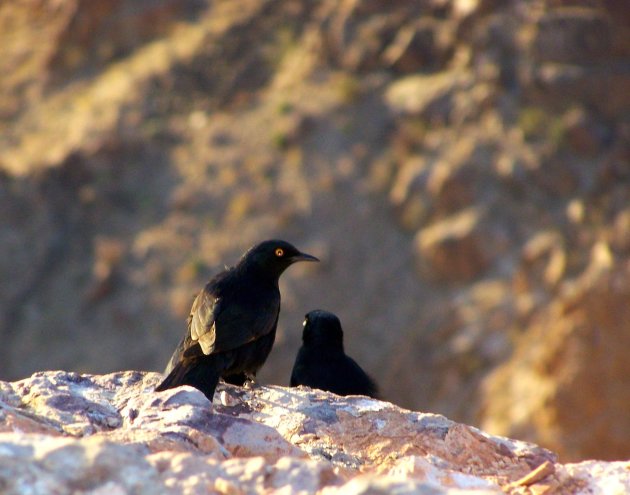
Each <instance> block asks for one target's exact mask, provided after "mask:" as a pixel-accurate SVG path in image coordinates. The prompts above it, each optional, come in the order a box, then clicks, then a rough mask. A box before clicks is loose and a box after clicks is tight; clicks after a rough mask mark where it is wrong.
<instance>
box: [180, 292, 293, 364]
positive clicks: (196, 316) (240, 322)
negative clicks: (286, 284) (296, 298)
mask: <svg viewBox="0 0 630 495" xmlns="http://www.w3.org/2000/svg"><path fill="white" fill-rule="evenodd" d="M279 312H280V302H279V301H278V302H277V303H273V304H271V307H269V308H265V310H260V309H258V308H256V310H252V308H244V307H243V306H241V305H239V304H235V303H232V304H225V303H224V301H223V299H222V298H217V297H215V296H213V295H212V294H211V293H209V292H207V291H205V290H204V291H202V292H201V293H199V295H198V296H197V298H196V299H195V302H194V303H193V306H192V308H191V311H190V317H189V324H188V328H189V332H190V338H191V341H190V344H191V345H190V347H188V348H187V349H186V350H185V351H184V357H197V356H200V355H201V353H200V351H201V352H203V354H205V355H209V354H212V353H215V352H225V351H230V350H232V349H236V348H237V347H240V346H242V345H244V344H247V343H249V342H252V341H254V340H256V339H258V338H260V337H262V336H263V335H267V334H268V333H269V332H271V331H272V330H273V329H274V328H275V325H276V323H277V320H278V313H279ZM196 344H199V346H197V345H196ZM200 347H201V349H199V348H200Z"/></svg>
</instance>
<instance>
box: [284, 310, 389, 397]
mask: <svg viewBox="0 0 630 495" xmlns="http://www.w3.org/2000/svg"><path fill="white" fill-rule="evenodd" d="M302 341H303V343H302V347H301V348H300V350H299V351H298V354H297V357H296V359H295V364H294V365H293V372H292V373H291V386H292V387H296V386H298V385H307V386H309V387H311V388H319V389H321V390H327V391H329V392H333V393H335V394H337V395H367V396H369V397H374V398H376V397H377V394H378V390H377V386H376V383H374V381H373V380H372V379H371V378H370V377H369V376H368V375H367V373H365V371H363V370H362V369H361V367H360V366H359V365H358V364H357V363H356V362H355V361H354V359H352V358H351V357H349V356H346V354H345V352H344V350H343V330H342V329H341V322H340V321H339V318H337V316H335V315H334V314H332V313H329V312H328V311H323V310H321V309H319V310H315V311H311V312H310V313H307V315H306V317H305V319H304V331H303V333H302Z"/></svg>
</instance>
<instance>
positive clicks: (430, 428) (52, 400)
mask: <svg viewBox="0 0 630 495" xmlns="http://www.w3.org/2000/svg"><path fill="white" fill-rule="evenodd" d="M160 379H161V375H159V374H158V373H142V372H137V371H126V372H117V373H111V374H109V375H102V376H98V375H80V374H77V373H68V372H63V371H48V372H39V373H36V374H34V375H33V376H31V377H30V378H27V379H24V380H20V381H17V382H13V383H9V382H0V417H1V418H2V423H1V424H2V432H1V433H0V486H1V487H2V491H3V493H7V494H18V493H33V494H39V493H42V494H43V493H69V492H72V493H91V494H97V493H99V494H100V493H130V492H133V493H138V494H144V493H147V494H155V493H189V494H196V493H200V494H201V493H266V494H272V493H297V492H300V493H315V492H321V493H326V494H337V493H339V494H341V493H344V494H347V493H351V494H367V493H396V494H407V493H431V494H432V493H437V494H442V493H445V494H450V493H452V494H465V493H475V494H483V493H496V494H500V493H505V492H508V493H524V491H523V490H525V489H526V487H527V488H528V489H530V490H532V492H533V493H541V492H542V491H543V490H549V491H547V492H546V493H560V492H561V491H562V490H563V489H564V488H566V487H573V488H574V489H575V488H577V489H578V491H582V492H584V493H586V492H588V491H589V490H594V491H597V490H601V489H602V487H604V486H608V485H610V486H617V487H625V489H626V490H627V489H630V470H628V468H629V467H630V464H629V463H604V462H587V463H582V464H574V465H562V464H558V463H557V459H556V456H555V455H554V454H553V453H552V452H550V451H548V450H545V449H543V448H540V447H538V446H536V445H533V444H528V443H524V442H520V441H517V440H510V439H507V438H501V437H494V436H490V435H487V434H485V433H484V432H482V431H480V430H478V429H476V428H473V427H471V426H467V425H464V424H458V423H455V422H453V421H450V420H448V419H447V418H445V417H443V416H440V415H436V414H428V413H420V412H413V411H408V410H405V409H401V408H399V407H397V406H395V405H393V404H391V403H388V402H382V401H378V400H374V399H369V398H367V397H361V396H350V397H339V396H335V395H334V394H330V393H326V392H322V391H317V390H311V389H309V388H305V387H299V388H284V387H277V386H265V387H263V386H255V387H254V388H239V387H233V386H229V385H219V387H218V389H217V393H216V395H215V399H214V402H213V403H210V402H209V401H208V400H207V399H206V398H205V397H204V396H203V394H202V393H201V392H199V391H197V390H195V389H193V388H191V387H180V388H176V389H171V390H167V391H165V392H159V393H158V392H154V391H153V389H154V387H155V385H156V384H157V383H159V381H160Z"/></svg>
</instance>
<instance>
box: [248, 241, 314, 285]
mask: <svg viewBox="0 0 630 495" xmlns="http://www.w3.org/2000/svg"><path fill="white" fill-rule="evenodd" d="M298 261H319V260H318V259H317V258H316V257H315V256H312V255H310V254H306V253H303V252H301V251H300V250H299V249H297V248H296V247H295V246H294V245H293V244H291V243H289V242H287V241H282V240H278V239H272V240H269V241H264V242H261V243H260V244H257V245H255V246H254V247H252V248H251V249H249V251H247V252H246V253H245V254H244V255H243V257H242V258H241V261H240V262H239V265H240V266H246V267H247V268H248V269H255V270H257V271H261V272H262V273H264V274H268V275H270V276H272V277H276V278H277V277H280V275H282V272H284V271H285V270H286V269H287V268H288V267H289V266H291V265H292V264H293V263H297V262H298Z"/></svg>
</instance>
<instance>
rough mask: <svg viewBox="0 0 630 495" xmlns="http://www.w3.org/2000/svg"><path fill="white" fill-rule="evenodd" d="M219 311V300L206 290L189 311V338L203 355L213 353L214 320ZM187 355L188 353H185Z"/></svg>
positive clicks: (199, 295)
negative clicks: (199, 348)
mask: <svg viewBox="0 0 630 495" xmlns="http://www.w3.org/2000/svg"><path fill="white" fill-rule="evenodd" d="M220 311H221V299H219V298H215V297H214V296H213V295H212V294H210V293H209V292H208V291H206V290H202V291H201V292H200V293H199V294H198V295H197V297H196V298H195V302H193V305H192V308H191V310H190V318H189V322H188V329H189V331H190V338H191V339H192V340H193V342H196V343H198V344H199V346H201V350H202V351H203V353H204V354H206V355H208V354H211V353H212V351H214V343H215V340H216V334H217V332H216V318H217V314H218V313H219V312H220ZM186 354H189V353H188V352H186V353H185V355H186Z"/></svg>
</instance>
